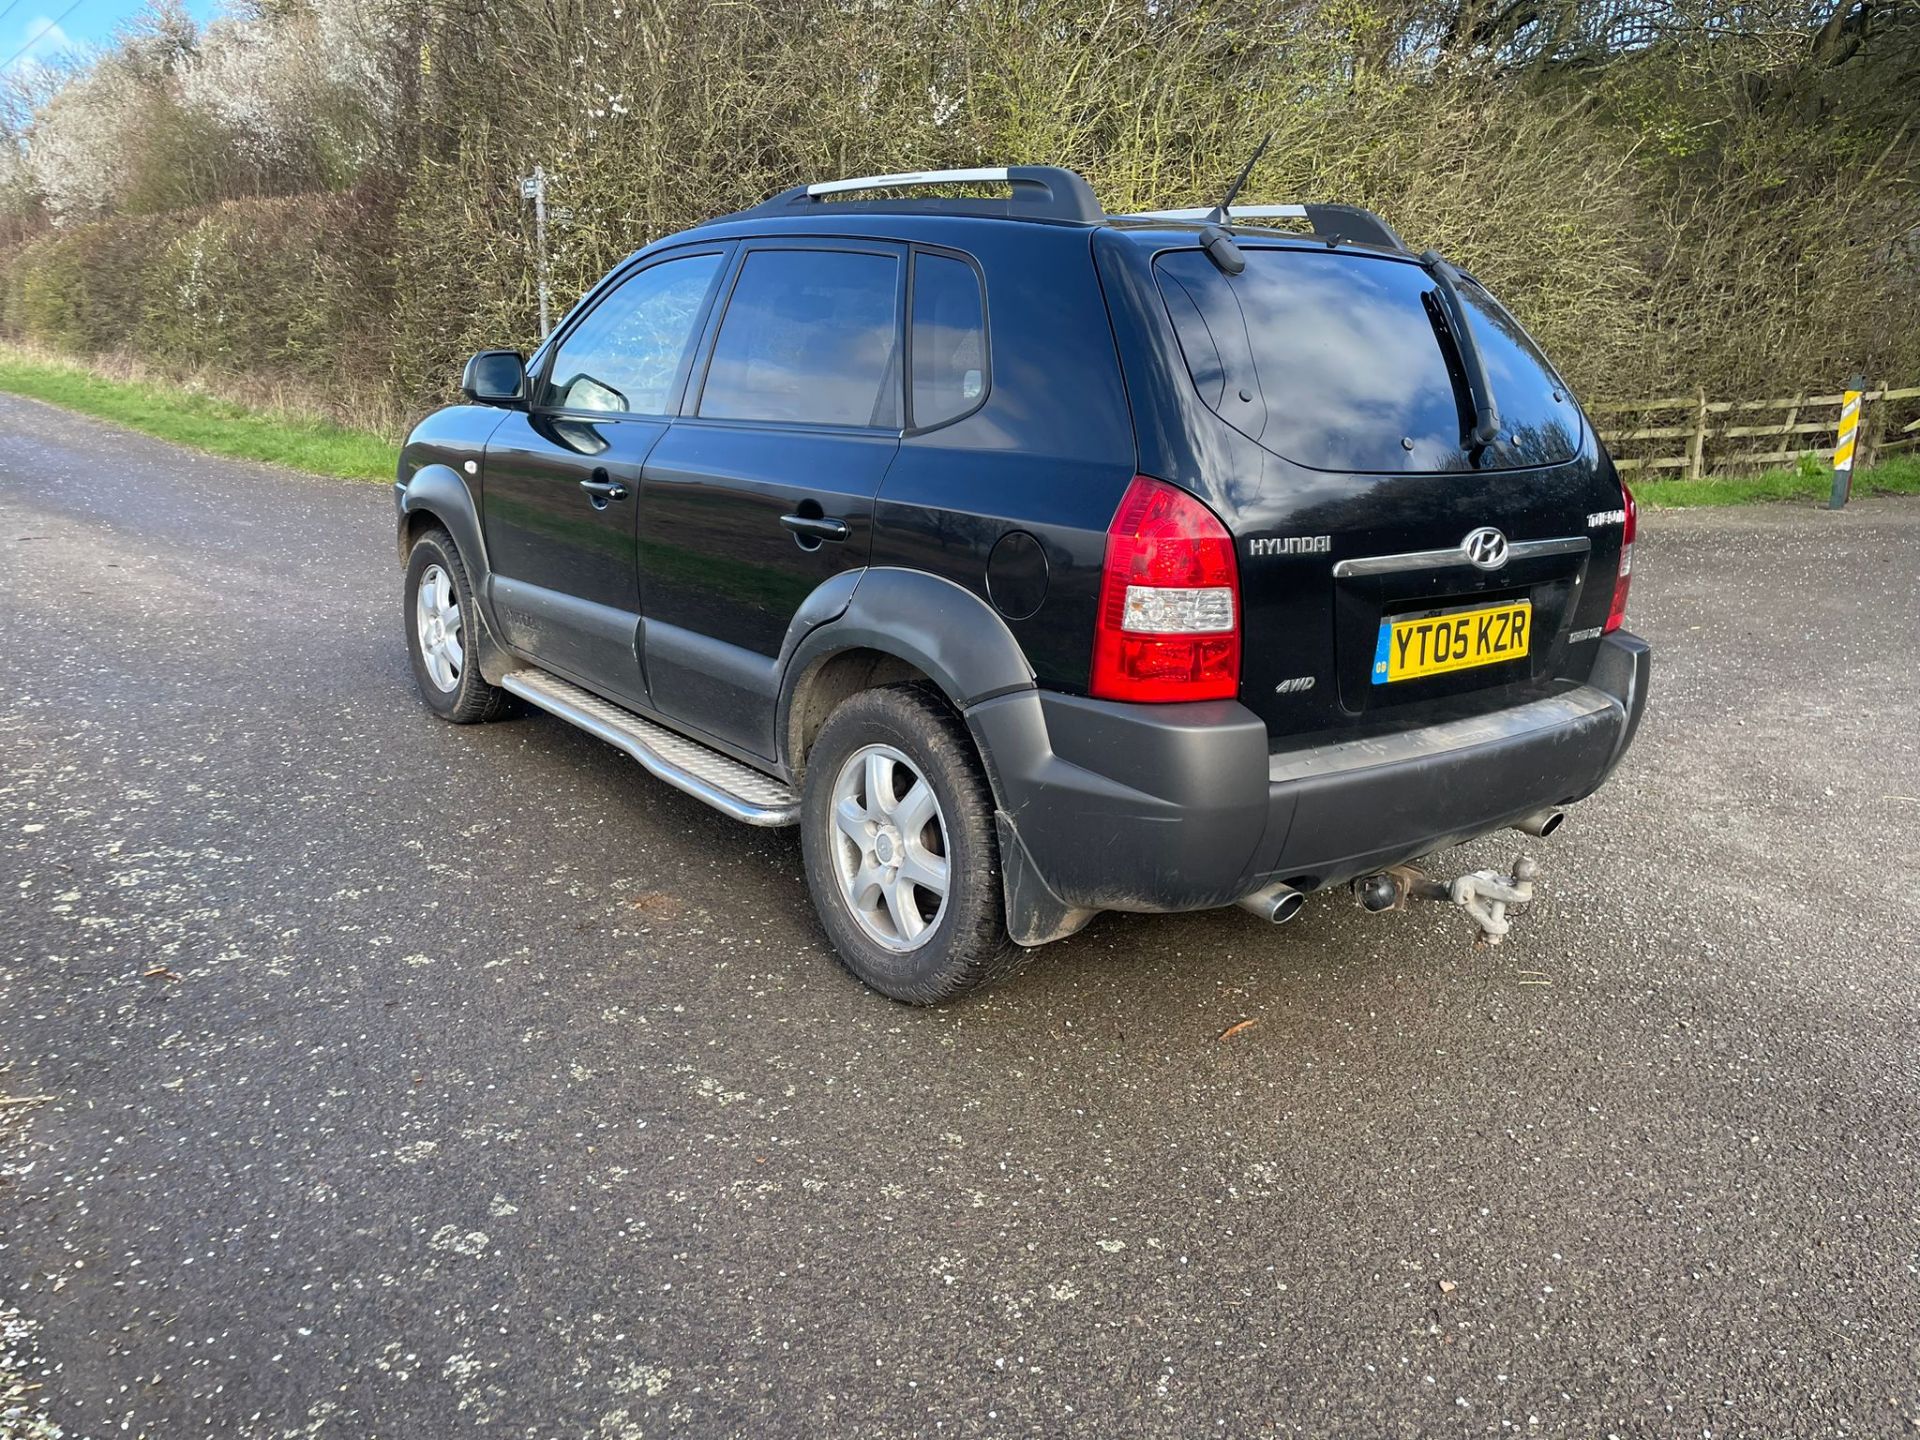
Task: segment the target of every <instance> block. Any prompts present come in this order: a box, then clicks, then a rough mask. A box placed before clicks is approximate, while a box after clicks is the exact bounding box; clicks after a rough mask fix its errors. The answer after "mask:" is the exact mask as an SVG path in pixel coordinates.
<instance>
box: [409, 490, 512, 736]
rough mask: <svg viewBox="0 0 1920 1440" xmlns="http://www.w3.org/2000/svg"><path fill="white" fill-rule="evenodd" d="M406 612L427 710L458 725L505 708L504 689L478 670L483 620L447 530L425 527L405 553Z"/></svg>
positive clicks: (495, 714) (416, 674)
mask: <svg viewBox="0 0 1920 1440" xmlns="http://www.w3.org/2000/svg"><path fill="white" fill-rule="evenodd" d="M405 616H406V626H407V653H408V655H409V656H410V657H411V658H412V660H413V678H414V683H415V684H417V685H418V686H419V687H420V698H421V699H423V700H425V701H426V702H427V708H428V709H429V710H431V711H433V713H434V714H436V715H438V716H439V717H440V718H441V719H442V720H450V721H452V722H453V723H454V724H456V725H472V724H474V723H476V722H478V721H482V720H493V719H496V718H497V717H498V716H500V715H501V714H502V713H503V712H504V711H505V710H506V706H507V693H506V691H504V690H500V689H496V688H495V687H494V686H492V685H489V684H488V683H487V681H486V677H485V676H483V675H482V674H481V673H480V666H479V663H478V658H477V653H478V651H479V648H480V647H479V643H478V641H479V631H480V627H481V625H482V624H484V623H485V622H484V621H482V620H481V618H480V612H479V610H477V609H476V608H475V607H474V603H473V586H472V585H471V584H470V583H469V582H468V580H467V567H466V566H465V565H464V564H463V563H461V560H460V549H459V547H458V546H456V545H455V544H454V543H453V537H452V536H451V535H449V534H448V533H447V532H446V531H445V530H441V529H438V528H435V529H432V530H427V531H424V532H423V533H422V534H421V536H420V538H419V539H417V540H415V541H414V543H413V549H412V550H410V551H408V552H407V582H406V587H405Z"/></svg>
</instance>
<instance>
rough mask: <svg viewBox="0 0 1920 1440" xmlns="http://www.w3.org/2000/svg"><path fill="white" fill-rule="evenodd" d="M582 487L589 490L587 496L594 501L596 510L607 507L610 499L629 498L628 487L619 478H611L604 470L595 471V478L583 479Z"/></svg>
mask: <svg viewBox="0 0 1920 1440" xmlns="http://www.w3.org/2000/svg"><path fill="white" fill-rule="evenodd" d="M580 488H581V489H582V490H584V491H586V492H587V497H588V498H589V499H590V500H592V501H593V508H594V509H596V510H604V509H606V508H607V504H608V502H609V501H613V500H624V499H626V498H627V487H626V486H624V485H622V484H621V483H620V482H619V481H618V480H609V479H608V478H607V472H606V471H604V470H596V471H594V472H593V479H591V480H582V481H581V482H580Z"/></svg>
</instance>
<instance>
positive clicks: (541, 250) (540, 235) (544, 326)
mask: <svg viewBox="0 0 1920 1440" xmlns="http://www.w3.org/2000/svg"><path fill="white" fill-rule="evenodd" d="M520 198H521V199H522V200H531V201H533V249H534V255H535V260H534V263H535V265H536V266H537V267H538V272H539V277H540V338H541V339H542V340H544V339H546V338H547V331H548V330H549V329H550V328H551V327H550V326H549V324H548V319H547V172H546V169H545V167H543V166H540V165H536V166H534V167H533V174H531V175H527V176H523V177H522V178H521V181H520Z"/></svg>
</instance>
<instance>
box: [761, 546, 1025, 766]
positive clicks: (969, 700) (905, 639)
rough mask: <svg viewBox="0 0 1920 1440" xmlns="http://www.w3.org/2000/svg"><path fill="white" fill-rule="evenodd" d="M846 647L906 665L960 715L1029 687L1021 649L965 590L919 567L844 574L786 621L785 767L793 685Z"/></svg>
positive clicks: (781, 732) (789, 758) (781, 718)
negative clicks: (931, 683) (893, 658)
mask: <svg viewBox="0 0 1920 1440" xmlns="http://www.w3.org/2000/svg"><path fill="white" fill-rule="evenodd" d="M848 650H874V651H878V652H879V653H881V654H883V655H891V656H893V657H895V658H896V659H899V660H903V661H905V662H906V663H907V664H909V665H911V666H913V667H914V668H915V669H917V670H919V671H921V672H922V673H923V674H925V675H926V676H927V677H928V678H929V679H931V680H932V681H933V683H934V684H935V685H937V686H939V687H940V690H941V692H942V693H943V694H945V696H946V697H947V699H948V700H949V701H951V702H952V703H953V705H954V707H955V708H956V709H958V710H962V711H964V710H966V709H967V708H968V707H969V706H971V705H977V704H979V703H980V702H981V701H983V700H990V699H992V698H993V697H994V696H996V695H1004V694H1007V693H1009V692H1010V691H1014V690H1031V689H1032V688H1033V686H1034V672H1033V666H1032V665H1031V664H1029V663H1028V661H1027V654H1026V651H1025V650H1023V649H1022V648H1021V646H1020V642H1019V641H1018V640H1016V639H1015V638H1014V636H1013V632H1012V631H1011V630H1009V629H1008V628H1007V625H1006V622H1005V621H1004V620H1002V619H1001V618H1000V616H999V615H998V614H997V613H996V612H995V611H994V608H993V606H991V605H990V604H988V603H987V601H986V600H984V599H983V598H982V597H980V596H979V595H976V594H975V593H974V592H973V591H971V590H968V589H966V588H965V587H964V586H960V585H956V584H955V583H954V582H953V581H951V580H944V579H942V578H941V577H940V576H938V575H932V574H929V573H927V572H926V571H924V570H907V569H901V568H896V567H893V566H886V565H878V566H869V567H868V568H866V569H863V570H848V571H844V572H842V573H841V574H839V575H836V576H834V577H833V578H832V579H830V580H828V581H826V582H825V583H823V584H822V585H820V586H819V587H818V588H817V589H815V590H814V591H813V593H812V594H811V595H809V596H808V597H807V599H806V601H805V602H804V603H803V604H802V605H801V607H800V609H799V612H798V613H797V614H796V615H795V616H794V618H793V622H792V624H790V625H789V626H788V627H787V634H786V638H785V641H784V642H783V644H782V646H781V662H780V700H779V704H778V706H777V707H776V711H775V717H774V725H775V728H774V735H775V738H776V742H777V743H778V745H779V747H780V752H779V753H780V759H781V761H782V763H783V764H785V765H787V766H789V767H792V766H793V763H794V762H795V761H796V760H797V759H798V758H799V757H797V756H794V755H792V754H790V753H788V752H789V751H790V749H791V744H790V739H789V737H790V736H791V734H792V731H791V730H790V728H789V727H790V725H791V722H792V717H793V705H794V701H795V699H796V698H797V697H798V695H799V693H800V690H801V687H802V686H803V685H804V683H805V682H806V680H807V678H808V676H809V675H810V674H812V673H813V671H814V670H815V668H816V667H817V666H818V665H819V664H820V662H821V661H823V660H828V659H831V658H832V657H833V656H834V655H837V654H840V653H842V652H844V651H848ZM988 773H989V776H991V773H992V767H991V766H989V767H988Z"/></svg>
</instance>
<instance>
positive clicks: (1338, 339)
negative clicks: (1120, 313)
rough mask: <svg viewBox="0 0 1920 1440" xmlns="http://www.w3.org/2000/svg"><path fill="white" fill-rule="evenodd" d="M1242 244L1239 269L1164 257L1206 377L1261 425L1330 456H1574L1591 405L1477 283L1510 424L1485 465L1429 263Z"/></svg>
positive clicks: (1478, 313)
mask: <svg viewBox="0 0 1920 1440" xmlns="http://www.w3.org/2000/svg"><path fill="white" fill-rule="evenodd" d="M1243 248H1244V249H1245V253H1246V256H1247V268H1246V270H1245V271H1244V272H1243V273H1241V274H1239V275H1236V276H1228V275H1225V274H1223V273H1222V272H1221V271H1220V270H1219V268H1218V267H1216V266H1215V265H1214V264H1213V262H1212V261H1210V260H1209V259H1207V257H1206V256H1205V255H1204V254H1203V253H1202V252H1200V251H1199V250H1179V251H1172V252H1169V253H1167V254H1163V255H1162V256H1160V258H1159V259H1158V260H1157V261H1156V262H1155V266H1154V269H1155V272H1156V273H1157V275H1158V277H1159V282H1160V292H1161V296H1162V298H1163V299H1164V300H1165V302H1166V305H1167V313H1168V314H1169V315H1170V316H1171V317H1172V319H1173V324H1174V329H1175V331H1176V333H1177V334H1178V335H1179V339H1180V349H1181V352H1182V354H1183V355H1184V357H1185V359H1186V363H1187V369H1188V371H1189V373H1190V374H1191V376H1192V378H1193V383H1194V386H1195V388H1196V389H1197V390H1198V391H1199V393H1200V396H1201V398H1202V399H1204V400H1205V401H1206V403H1207V404H1208V406H1210V407H1211V408H1212V409H1213V410H1215V411H1216V412H1217V413H1218V414H1220V415H1221V417H1222V418H1224V419H1226V420H1227V421H1228V422H1229V423H1230V424H1232V425H1234V426H1235V428H1237V429H1239V430H1241V431H1242V432H1243V433H1245V434H1246V435H1248V436H1249V437H1250V438H1252V439H1254V440H1257V441H1259V442H1260V443H1261V444H1262V445H1264V446H1266V447H1267V448H1268V449H1270V450H1272V451H1274V452H1275V453H1276V454H1279V455H1283V456H1285V457H1286V458H1287V459H1289V460H1292V461H1295V462H1296V463H1298V464H1301V465H1309V466H1312V467H1314V468H1316V469H1321V470H1354V471H1375V472H1378V471H1408V470H1411V471H1442V470H1470V469H1474V468H1480V469H1508V468H1514V467H1518V466H1528V465H1551V464H1557V463H1559V462H1560V461H1563V460H1567V459H1571V458H1572V456H1573V455H1574V453H1575V451H1576V449H1577V447H1578V442H1579V435H1580V420H1579V412H1578V411H1577V409H1576V408H1575V407H1574V405H1573V403H1572V401H1571V400H1570V399H1568V398H1567V396H1566V394H1565V391H1564V389H1563V388H1562V387H1561V385H1560V382H1559V381H1558V380H1557V379H1556V378H1555V376H1554V375H1553V372H1552V371H1551V370H1550V369H1549V368H1548V367H1547V364H1546V361H1545V360H1544V359H1543V358H1541V356H1540V353H1539V351H1538V350H1537V349H1535V348H1534V346H1533V343H1532V341H1530V340H1529V339H1528V338H1527V337H1526V335H1525V333H1524V332H1523V331H1521V329H1520V327H1519V326H1518V325H1516V324H1515V323H1514V322H1513V319H1512V317H1511V316H1510V315H1508V314H1507V312H1506V311H1505V310H1504V309H1502V308H1501V307H1500V305H1499V304H1498V303H1497V302H1496V301H1494V299H1493V298H1492V297H1491V296H1490V295H1488V294H1487V293H1486V292H1485V291H1484V290H1482V289H1480V288H1479V287H1478V286H1476V285H1473V284H1471V283H1468V284H1464V285H1462V286H1461V299H1462V301H1463V302H1464V304H1465V307H1466V310H1467V315H1468V324H1469V325H1470V326H1472V328H1473V332H1474V337H1475V339H1476V340H1477V341H1478V343H1479V347H1480V351H1481V354H1482V356H1483V357H1484V359H1485V361H1486V365H1487V371H1488V377H1489V379H1490V381H1491V383H1492V387H1493V392H1494V398H1495V400H1496V403H1497V406H1498V409H1499V412H1500V422H1501V424H1500V430H1501V438H1500V440H1499V441H1497V442H1496V443H1495V444H1493V445H1491V446H1489V447H1488V448H1487V450H1486V451H1485V453H1484V454H1482V455H1481V456H1480V457H1479V464H1478V466H1477V467H1476V465H1475V463H1474V457H1472V456H1470V455H1469V454H1468V453H1467V452H1465V451H1464V450H1463V449H1462V448H1461V443H1460V439H1461V433H1462V430H1463V428H1464V426H1463V423H1462V422H1463V413H1462V411H1463V406H1464V405H1465V404H1466V403H1467V401H1466V399H1465V395H1464V390H1463V388H1462V387H1461V386H1459V385H1457V384H1456V381H1457V379H1458V376H1457V374H1456V373H1453V370H1450V360H1449V355H1450V345H1449V344H1448V343H1447V342H1444V341H1443V339H1442V334H1443V332H1442V330H1441V329H1439V328H1438V325H1439V323H1440V322H1438V320H1437V319H1436V315H1437V313H1438V312H1437V310H1436V308H1435V300H1434V299H1433V298H1430V297H1437V290H1436V286H1435V284H1434V282H1433V279H1432V278H1431V277H1430V276H1429V275H1428V274H1427V272H1426V271H1425V270H1423V269H1422V268H1421V267H1420V266H1418V265H1416V264H1412V263H1410V262H1405V261H1398V260H1393V259H1388V258H1385V257H1381V256H1373V255H1365V254H1359V253H1355V252H1352V251H1340V250H1317V249H1316V250H1295V249H1259V248H1254V247H1243ZM1454 368H1455V369H1457V367H1454Z"/></svg>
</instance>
